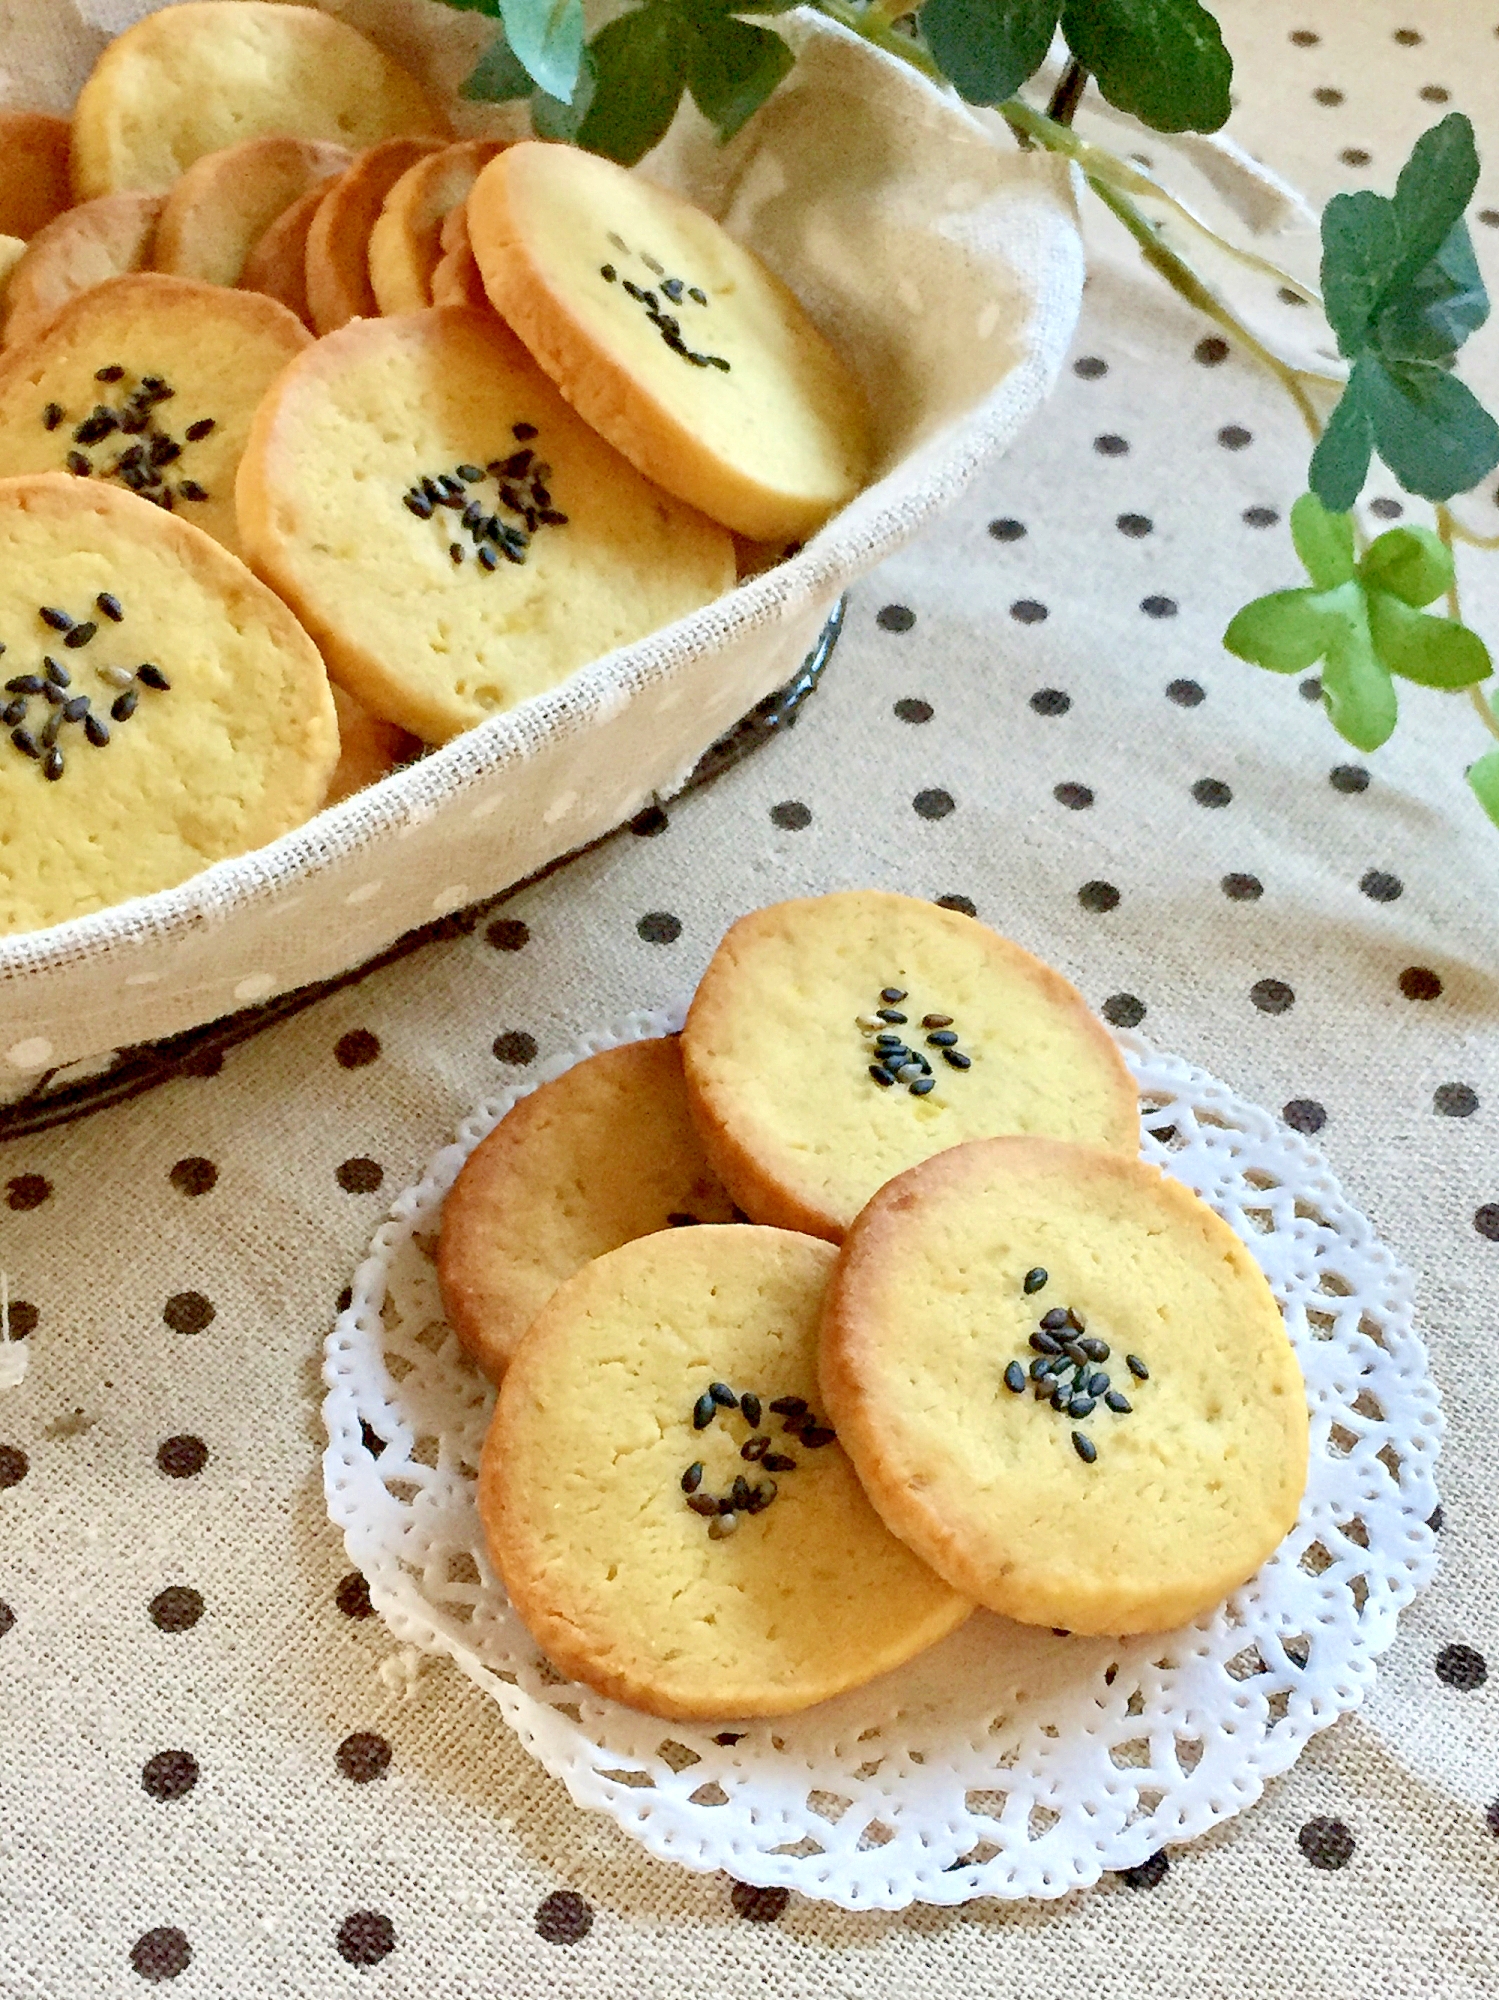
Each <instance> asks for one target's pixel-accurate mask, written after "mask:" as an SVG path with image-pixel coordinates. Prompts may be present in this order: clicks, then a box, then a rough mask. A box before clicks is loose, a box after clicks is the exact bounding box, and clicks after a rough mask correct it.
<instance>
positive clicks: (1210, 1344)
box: [821, 1139, 1307, 1633]
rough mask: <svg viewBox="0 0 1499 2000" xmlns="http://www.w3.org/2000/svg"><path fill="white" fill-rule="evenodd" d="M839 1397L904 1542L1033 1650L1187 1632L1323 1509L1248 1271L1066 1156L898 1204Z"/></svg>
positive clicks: (978, 1149)
mask: <svg viewBox="0 0 1499 2000" xmlns="http://www.w3.org/2000/svg"><path fill="white" fill-rule="evenodd" d="M1043 1370H1047V1371H1050V1372H1048V1373H1047V1374H1046V1375H1045V1377H1044V1378H1043V1379H1041V1380H1037V1379H1035V1378H1036V1377H1038V1376H1040V1375H1041V1374H1042V1371H1043ZM821 1383H822V1394H823V1396H824V1397H825V1398H826V1402H827V1409H828V1413H829V1417H830V1420H831V1421H832V1422H833V1423H835V1424H836V1425H837V1428H838V1435H839V1437H840V1438H841V1439H842V1440H843V1442H844V1444H845V1446H846V1448H847V1450H848V1452H849V1455H850V1457H851V1458H852V1459H853V1462H854V1464H855V1465H856V1466H857V1468H858V1471H859V1476H860V1478H861V1479H862V1480H863V1482H864V1488H865V1491H866V1492H867V1493H868V1495H869V1497H870V1499H871V1500H872V1501H873V1503H874V1505H875V1507H876V1508H877V1509H878V1511H879V1513H880V1515H881V1516H882V1518H883V1519H884V1520H885V1522H886V1524H887V1525H888V1526H889V1527H890V1529H891V1530H892V1532H893V1533H895V1534H897V1535H899V1536H900V1537H901V1539H902V1540H903V1541H904V1542H906V1543H908V1544H909V1546H910V1547H911V1548H913V1549H914V1550H915V1551H916V1552H917V1553H918V1554H919V1555H920V1556H921V1557H923V1559H924V1560H925V1561H927V1562H929V1563H930V1564H931V1565H932V1567H933V1568H934V1569H936V1570H937V1571H938V1573H939V1574H940V1575H942V1576H945V1577H946V1578H947V1580H948V1582H949V1583H951V1584H952V1586H953V1588H954V1589H955V1590H961V1591H964V1592H965V1593H967V1594H968V1595H970V1596H972V1597H974V1598H976V1599H977V1600H978V1602H979V1603H981V1604H985V1605H987V1606H988V1607H989V1608H990V1609H991V1610H994V1611H999V1612H1002V1613H1003V1614H1004V1615H1005V1616H1006V1617H1008V1618H1016V1619H1019V1620H1021V1621H1022V1622H1023V1623H1025V1624H1028V1625H1050V1626H1061V1627H1064V1628H1066V1629H1067V1630H1068V1631H1072V1632H1090V1633H1126V1632H1159V1631H1167V1630H1170V1629H1172V1628H1174V1627H1176V1626H1179V1625H1183V1624H1186V1623H1188V1622H1189V1621H1190V1620H1191V1619H1193V1618H1196V1617H1198V1616H1200V1615H1201V1614H1202V1613H1204V1612H1207V1611H1210V1610H1211V1609H1212V1608H1213V1606H1214V1605H1216V1604H1218V1603H1220V1602H1221V1601H1222V1599H1223V1598H1224V1597H1226V1596H1227V1595H1228V1594H1229V1592H1230V1591H1233V1590H1235V1589H1237V1588H1238V1586H1239V1585H1240V1584H1242V1583H1244V1582H1245V1581H1246V1580H1247V1579H1248V1578H1249V1577H1250V1576H1252V1575H1253V1574H1254V1572H1255V1570H1256V1569H1258V1568H1259V1566H1260V1564H1261V1563H1262V1562H1264V1560H1265V1559H1266V1557H1267V1556H1269V1555H1270V1554H1271V1553H1272V1552H1273V1551H1274V1549H1275V1548H1276V1547H1277V1546H1278V1544H1279V1543H1280V1541H1281V1539H1282V1538H1283V1537H1284V1536H1285V1534H1286V1533H1287V1532H1288V1531H1289V1529H1290V1528H1291V1526H1292V1525H1293V1523H1294V1522H1295V1520H1296V1515H1297V1511H1298V1509H1299V1507H1300V1504H1301V1497H1302V1493H1303V1490H1304V1488H1305V1485H1306V1474H1307V1405H1306V1389H1305V1385H1304V1383H1303V1381H1302V1378H1301V1371H1300V1369H1299V1367H1298V1366H1297V1362H1296V1357H1295V1354H1294V1353H1293V1352H1292V1349H1291V1343H1290V1341H1289V1340H1288V1339H1287V1337H1286V1331H1285V1327H1284V1324H1283V1323H1282V1320H1281V1315H1280V1309H1279V1307H1278V1306H1277V1305H1276V1303H1275V1299H1274V1296H1273V1294H1272V1293H1271V1290H1270V1287H1269V1285H1268V1284H1267V1283H1266V1282H1265V1278H1264V1276H1263V1274H1262V1273H1261V1271H1260V1269H1259V1266H1258V1265H1257V1264H1256V1263H1255V1261H1254V1259H1253V1257H1252V1256H1251V1255H1250V1254H1249V1251H1248V1250H1247V1249H1246V1248H1245V1246H1244V1245H1243V1244H1242V1243H1241V1242H1240V1241H1239V1239H1238V1237H1237V1236H1236V1235H1235V1234H1234V1232H1233V1230H1232V1229H1230V1228H1229V1226H1228V1224H1227V1223H1226V1222H1224V1221H1223V1220H1222V1219H1221V1218H1220V1217H1219V1216H1217V1215H1215V1214H1214V1213H1213V1211H1212V1210H1211V1209H1210V1208H1208V1207H1207V1206H1206V1204H1205V1203H1203V1202H1201V1201H1199V1200H1198V1198H1197V1197H1196V1195H1194V1194H1192V1193H1191V1192H1190V1191H1189V1190H1188V1189H1186V1188H1184V1187H1183V1186H1182V1185H1181V1184H1180V1183H1179V1182H1177V1181H1173V1180H1168V1179H1167V1178H1166V1177H1165V1176H1164V1175H1163V1174H1161V1173H1160V1172H1159V1171H1158V1169H1156V1168H1155V1167H1152V1166H1146V1165H1145V1164H1144V1163H1143V1162H1141V1161H1139V1160H1127V1159H1125V1158H1123V1157H1122V1156H1121V1155H1119V1154H1111V1153H1103V1152H1098V1151H1095V1150H1094V1149H1092V1148H1087V1147H1080V1146H1071V1145H1067V1144H1065V1143H1062V1142H1059V1141H1056V1140H1041V1139H988V1140H977V1141H974V1142H972V1143H970V1144H968V1145H964V1146H959V1147H956V1148H955V1149H954V1150H952V1151H951V1152H946V1153H941V1154H938V1155H937V1156H936V1157H935V1158H933V1159H930V1160H926V1161H923V1163H922V1164H921V1165H920V1166H918V1167H913V1168H912V1169H911V1171H910V1172H909V1173H904V1174H901V1175H900V1176H899V1177H898V1178H897V1179H895V1180H893V1181H892V1182H890V1184H889V1185H888V1186H887V1187H884V1188H882V1189H881V1190H880V1192H879V1193H878V1194H877V1195H876V1196H875V1198H874V1200H873V1201H872V1202H870V1204H869V1206H868V1207H867V1208H866V1209H865V1210H864V1212H863V1213H862V1214H861V1215H860V1217H859V1219H858V1221H857V1222H856V1223H855V1224H854V1226H853V1228H852V1230H851V1231H850V1232H849V1236H848V1240H847V1242H846V1243H845V1244H844V1247H843V1251H842V1255H841V1256H840V1258H839V1262H838V1270H837V1275H836V1277H835V1278H834V1281H833V1284H832V1288H831V1290H830V1292H829V1296H828V1307H827V1316H826V1319H825V1322H824V1326H823V1338H822V1353H821Z"/></svg>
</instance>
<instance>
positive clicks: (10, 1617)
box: [0, 1598, 16, 1639]
mask: <svg viewBox="0 0 1499 2000" xmlns="http://www.w3.org/2000/svg"><path fill="white" fill-rule="evenodd" d="M15 1622H16V1614H15V1613H14V1611H12V1610H11V1608H10V1606H9V1605H8V1604H7V1603H6V1602H5V1600H4V1599H3V1598H0V1639H3V1638H4V1637H5V1635H6V1633H7V1632H9V1631H10V1630H11V1628H12V1627H13V1626H14V1624H15Z"/></svg>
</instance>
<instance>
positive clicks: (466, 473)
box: [458, 465, 484, 486]
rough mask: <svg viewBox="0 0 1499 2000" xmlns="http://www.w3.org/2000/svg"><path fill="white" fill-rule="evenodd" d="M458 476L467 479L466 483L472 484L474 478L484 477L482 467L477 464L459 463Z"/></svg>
mask: <svg viewBox="0 0 1499 2000" xmlns="http://www.w3.org/2000/svg"><path fill="white" fill-rule="evenodd" d="M458 477H459V478H460V479H464V480H467V482H468V484H469V485H470V486H472V485H473V483H474V481H475V480H476V479H482V478H483V477H484V469H483V467H482V466H478V465H460V466H459V468H458Z"/></svg>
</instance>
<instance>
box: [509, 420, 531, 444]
mask: <svg viewBox="0 0 1499 2000" xmlns="http://www.w3.org/2000/svg"><path fill="white" fill-rule="evenodd" d="M510 435H511V436H512V437H513V438H516V439H518V440H519V441H520V442H521V443H524V442H525V440H526V439H527V438H533V437H535V435H536V426H535V424H512V425H511V426H510Z"/></svg>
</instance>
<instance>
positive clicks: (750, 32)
mask: <svg viewBox="0 0 1499 2000" xmlns="http://www.w3.org/2000/svg"><path fill="white" fill-rule="evenodd" d="M795 61H796V58H795V56H794V55H793V54H792V53H791V50H790V49H789V48H788V47H787V45H786V43H785V42H784V41H782V39H781V37H780V36H779V35H778V34H776V32H775V30H774V29H773V28H756V27H752V26H751V25H750V23H749V22H748V21H736V20H735V19H734V17H733V16H732V15H731V14H725V15H720V16H719V17H718V18H717V19H716V20H713V21H712V22H711V23H710V22H707V21H702V22H700V23H699V26H698V30H697V33H696V35H695V36H694V37H693V39H692V45H691V50H690V53H689V55H688V59H687V86H688V88H689V90H690V91H691V92H692V98H693V102H694V103H695V104H696V105H697V108H698V110H699V111H701V112H702V114H703V116H704V117H705V118H706V119H707V120H708V121H709V123H710V124H713V125H716V126H717V127H718V136H719V139H720V141H721V142H724V143H727V141H728V140H730V139H732V138H733V136H734V134H735V133H736V132H737V131H738V130H739V129H740V127H741V126H742V125H743V124H744V123H745V121H746V120H747V119H749V118H752V117H753V116H754V114H755V113H756V112H757V111H758V110H759V109H760V106H761V105H762V104H763V103H764V102H765V100H766V98H767V97H769V96H770V94H771V92H772V91H773V90H774V89H775V87H776V85H777V84H778V83H780V81H781V80H782V78H783V77H784V76H786V75H787V73H788V72H789V71H790V69H791V68H792V66H793V64H794V63H795Z"/></svg>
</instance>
